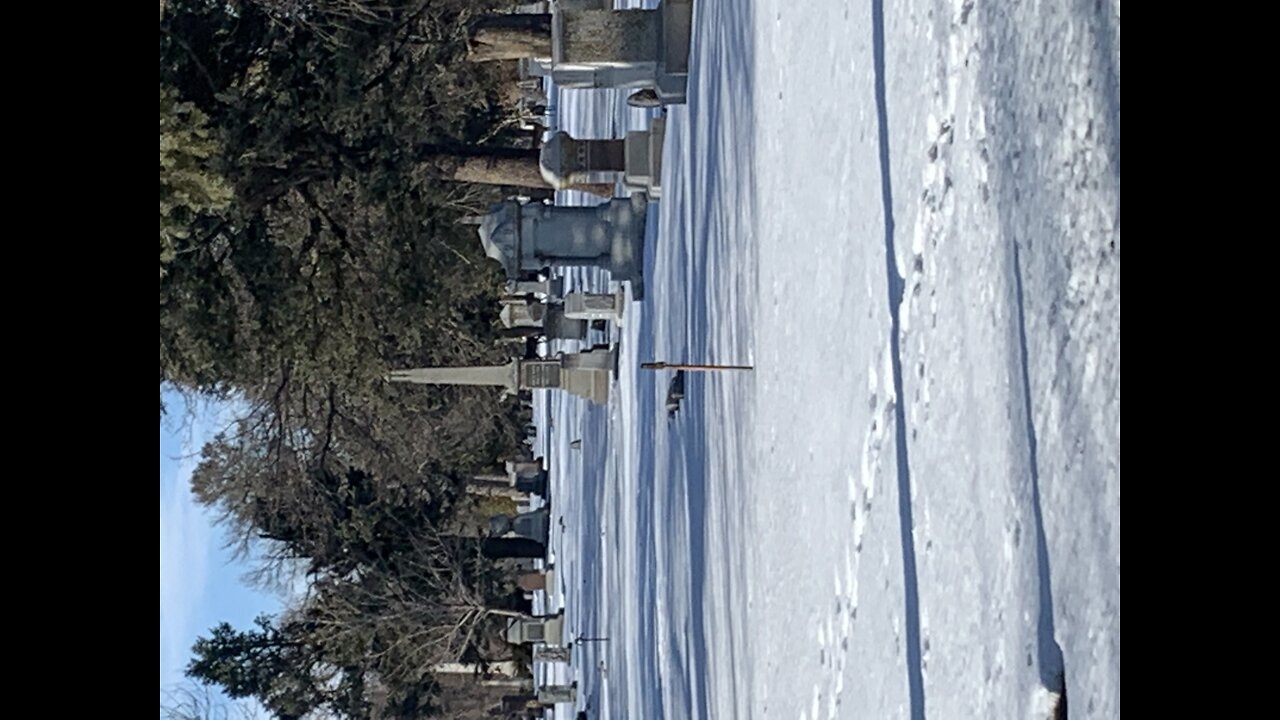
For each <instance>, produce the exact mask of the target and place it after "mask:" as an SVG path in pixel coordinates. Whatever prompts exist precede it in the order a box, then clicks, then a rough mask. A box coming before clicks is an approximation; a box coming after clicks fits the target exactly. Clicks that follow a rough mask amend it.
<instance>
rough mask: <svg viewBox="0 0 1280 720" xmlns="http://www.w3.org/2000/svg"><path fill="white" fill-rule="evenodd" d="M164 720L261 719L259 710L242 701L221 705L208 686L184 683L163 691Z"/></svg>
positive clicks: (162, 714) (161, 705)
mask: <svg viewBox="0 0 1280 720" xmlns="http://www.w3.org/2000/svg"><path fill="white" fill-rule="evenodd" d="M160 717H161V718H163V719H164V720H264V719H265V718H266V715H265V714H263V712H262V711H261V709H260V708H258V707H256V706H254V705H253V704H250V703H246V702H230V703H229V702H224V701H223V700H221V699H220V698H219V697H218V696H217V695H216V694H215V693H214V691H213V689H212V688H210V687H209V686H208V685H197V684H194V683H186V684H183V685H180V686H178V687H176V688H171V689H169V690H166V691H164V694H163V699H162V700H161V701H160Z"/></svg>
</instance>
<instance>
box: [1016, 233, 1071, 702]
mask: <svg viewBox="0 0 1280 720" xmlns="http://www.w3.org/2000/svg"><path fill="white" fill-rule="evenodd" d="M1013 287H1014V293H1015V296H1016V298H1017V305H1018V351H1019V353H1021V363H1020V366H1021V369H1022V405H1023V411H1024V418H1023V419H1024V420H1025V422H1026V431H1027V453H1028V456H1029V462H1030V463H1031V510H1032V513H1033V515H1034V517H1035V522H1036V571H1037V574H1038V575H1039V580H1040V593H1039V601H1040V612H1039V615H1038V617H1037V618H1036V654H1037V656H1038V660H1039V664H1040V682H1042V683H1044V686H1045V687H1046V688H1049V689H1051V690H1058V689H1059V684H1060V683H1061V681H1062V673H1063V670H1064V668H1065V662H1064V660H1063V656H1062V647H1061V646H1060V645H1058V641H1057V638H1055V637H1054V634H1055V633H1054V624H1053V574H1052V573H1051V572H1050V569H1049V541H1048V540H1047V538H1046V537H1045V532H1044V512H1043V511H1042V510H1041V507H1040V452H1039V445H1038V443H1037V441H1036V424H1035V417H1034V412H1033V408H1034V406H1033V405H1032V404H1031V369H1030V363H1029V362H1028V360H1027V358H1028V356H1029V354H1028V352H1027V319H1026V309H1025V307H1026V306H1025V304H1024V301H1023V295H1022V255H1021V253H1020V252H1019V250H1018V244H1017V243H1016V242H1015V243H1014V244H1013Z"/></svg>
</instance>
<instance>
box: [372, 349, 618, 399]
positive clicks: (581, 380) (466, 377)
mask: <svg viewBox="0 0 1280 720" xmlns="http://www.w3.org/2000/svg"><path fill="white" fill-rule="evenodd" d="M617 362H618V361H617V353H616V352H615V351H614V350H613V349H612V348H603V347H600V346H597V347H594V348H592V349H591V350H589V351H587V352H579V353H566V354H564V355H561V356H560V357H557V358H547V359H539V360H521V359H518V358H515V359H512V360H511V362H509V363H507V364H506V365H489V366H472V367H443V368H440V367H433V368H415V369H413V370H394V371H392V372H391V373H389V374H388V376H387V380H388V382H403V383H413V384H417V385H488V386H492V387H500V388H503V389H504V390H505V391H506V392H507V393H516V392H519V391H521V390H532V389H537V388H548V389H555V388H559V389H561V390H567V391H568V392H570V393H572V394H574V395H577V396H578V397H581V398H585V399H586V400H588V401H590V402H593V403H595V404H597V405H607V404H608V403H609V381H610V377H611V376H612V374H613V372H614V371H615V370H616V369H617Z"/></svg>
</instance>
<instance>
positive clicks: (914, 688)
mask: <svg viewBox="0 0 1280 720" xmlns="http://www.w3.org/2000/svg"><path fill="white" fill-rule="evenodd" d="M871 27H872V34H871V39H872V54H873V59H874V62H875V73H876V77H875V92H876V116H877V118H878V120H879V122H878V125H879V133H878V134H879V144H880V196H881V201H882V202H883V203H884V246H885V267H886V270H887V276H888V283H887V286H888V289H889V314H890V317H891V318H892V328H891V335H890V337H889V343H890V354H891V359H892V362H893V393H894V397H896V398H897V401H896V402H895V403H894V408H893V415H894V427H895V431H896V432H895V433H894V434H895V436H896V441H897V442H896V445H897V458H898V518H899V521H898V528H899V532H900V534H901V536H902V586H903V595H904V596H905V600H906V602H905V604H906V622H905V625H906V635H907V637H906V644H907V690H908V692H909V694H910V699H911V717H912V720H924V717H925V704H924V672H923V669H922V663H921V654H920V587H919V579H918V574H917V571H916V543H915V537H914V534H913V529H914V527H915V519H914V516H913V514H912V509H911V465H910V461H909V458H908V455H907V414H906V409H905V407H904V406H903V398H905V397H906V393H904V392H903V389H902V351H901V348H900V347H899V339H898V337H899V335H900V328H901V306H902V294H903V284H904V283H903V279H902V277H901V276H900V275H898V253H897V251H896V250H895V249H894V245H893V238H894V222H893V179H892V175H891V173H890V164H889V101H888V92H887V91H886V89H885V60H884V45H885V43H884V0H872V3H871Z"/></svg>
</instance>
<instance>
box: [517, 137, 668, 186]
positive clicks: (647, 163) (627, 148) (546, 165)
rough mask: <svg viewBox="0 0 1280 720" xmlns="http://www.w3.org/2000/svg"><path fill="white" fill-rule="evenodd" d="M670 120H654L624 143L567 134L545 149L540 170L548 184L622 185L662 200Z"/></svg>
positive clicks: (549, 141)
mask: <svg viewBox="0 0 1280 720" xmlns="http://www.w3.org/2000/svg"><path fill="white" fill-rule="evenodd" d="M666 133H667V121H666V119H665V118H655V119H654V120H653V122H652V123H651V124H650V126H649V129H648V130H633V131H631V132H629V133H627V137H626V138H625V139H623V140H578V139H575V138H574V137H573V136H571V135H569V134H568V133H566V132H564V131H560V132H557V133H556V134H555V135H552V136H551V139H550V140H547V142H546V143H545V144H543V146H542V150H541V153H540V155H539V160H538V162H539V167H540V168H541V169H542V177H543V178H544V179H545V180H546V181H547V184H549V185H551V186H552V187H554V188H556V189H560V190H563V189H566V188H570V187H573V186H581V185H584V184H595V183H607V182H614V181H615V180H617V178H618V176H619V175H621V176H622V182H623V184H625V185H626V186H627V187H628V188H630V189H631V190H633V191H640V192H644V193H646V194H647V195H648V196H649V197H650V198H651V199H654V200H657V199H660V198H661V197H662V187H661V185H662V144H663V141H664V140H665V138H666Z"/></svg>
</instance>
